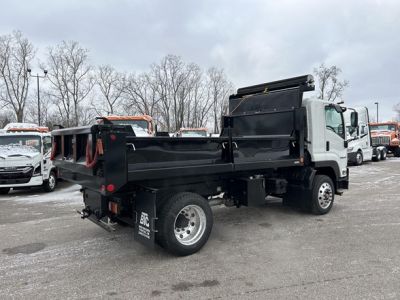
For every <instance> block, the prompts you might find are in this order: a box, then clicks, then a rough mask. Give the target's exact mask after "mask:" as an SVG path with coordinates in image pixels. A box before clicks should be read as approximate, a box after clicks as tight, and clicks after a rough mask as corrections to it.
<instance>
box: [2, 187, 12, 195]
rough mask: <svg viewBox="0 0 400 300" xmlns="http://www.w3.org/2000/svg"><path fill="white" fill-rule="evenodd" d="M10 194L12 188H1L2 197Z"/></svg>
mask: <svg viewBox="0 0 400 300" xmlns="http://www.w3.org/2000/svg"><path fill="white" fill-rule="evenodd" d="M9 192H10V188H0V195H7V194H8V193H9Z"/></svg>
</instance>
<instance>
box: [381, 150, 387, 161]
mask: <svg viewBox="0 0 400 300" xmlns="http://www.w3.org/2000/svg"><path fill="white" fill-rule="evenodd" d="M380 152H381V160H386V157H387V151H386V149H382V150H381V151H380Z"/></svg>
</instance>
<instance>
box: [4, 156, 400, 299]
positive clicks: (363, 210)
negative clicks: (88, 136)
mask: <svg viewBox="0 0 400 300" xmlns="http://www.w3.org/2000/svg"><path fill="white" fill-rule="evenodd" d="M350 177H351V184H350V190H349V191H348V192H347V193H345V195H344V196H342V197H337V198H336V200H335V201H336V203H335V205H334V207H333V209H332V211H331V213H330V214H328V215H325V216H312V215H307V214H304V213H302V212H299V211H296V210H293V209H291V208H288V207H283V206H282V205H281V202H279V201H276V200H274V199H271V200H270V201H268V203H267V205H266V206H265V207H262V208H241V209H236V208H224V207H218V208H215V209H214V213H215V215H214V216H215V222H214V228H213V232H212V234H211V237H210V239H209V241H208V243H207V244H206V246H205V247H204V248H203V249H202V250H201V251H200V252H199V253H197V254H195V255H192V256H189V257H184V258H176V257H173V256H171V255H169V254H166V253H165V252H164V251H163V250H161V249H160V248H158V247H156V248H155V249H154V250H152V249H147V248H145V247H143V246H141V245H140V244H138V243H136V242H134V241H133V231H132V230H131V229H129V228H121V229H120V230H118V231H117V232H116V233H108V232H106V231H104V230H103V229H102V228H100V227H97V226H96V225H94V224H93V223H91V222H90V221H87V220H85V221H83V220H81V219H80V218H79V216H78V215H77V214H76V213H75V209H79V208H81V206H82V204H81V195H80V192H79V187H77V186H71V185H69V184H67V183H65V182H63V183H61V184H60V188H59V189H58V190H57V191H56V192H54V193H50V194H45V193H42V192H41V191H29V192H28V191H17V192H13V193H11V194H10V195H8V196H1V198H0V295H1V296H0V298H2V299H4V298H27V299H56V298H70V299H75V298H111V299H126V298H129V299H132V298H137V299H144V298H154V299H165V298H171V299H176V298H189V297H193V298H194V299H196V298H199V299H220V298H223V299H224V298H229V299H243V298H246V299H254V298H259V299H267V298H268V299H271V298H277V299H282V298H302V299H343V298H355V299H365V298H378V299H399V298H400V250H399V249H400V217H399V216H400V197H399V192H400V184H399V182H400V159H395V158H388V160H387V161H384V162H378V163H367V164H365V165H363V166H361V167H351V169H350Z"/></svg>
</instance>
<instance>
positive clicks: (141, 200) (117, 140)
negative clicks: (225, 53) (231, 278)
mask: <svg viewBox="0 0 400 300" xmlns="http://www.w3.org/2000/svg"><path fill="white" fill-rule="evenodd" d="M314 89H315V87H314V78H313V76H311V75H305V76H300V77H295V78H289V79H284V80H279V81H274V82H269V83H263V84H259V85H255V86H248V87H244V88H240V89H238V90H237V93H236V94H234V95H231V96H230V98H229V114H228V115H226V116H224V117H223V118H222V122H221V124H222V125H223V126H222V132H221V134H220V136H219V137H184V138H183V137H168V136H154V137H138V136H135V133H134V132H133V130H132V128H131V127H130V126H123V125H114V124H98V125H94V126H91V127H78V128H68V129H61V130H55V131H53V133H52V135H53V153H52V158H53V160H54V164H55V165H56V166H57V167H58V168H59V173H60V176H61V177H62V178H63V179H65V180H68V181H71V182H73V183H76V184H80V185H81V186H82V194H83V202H84V208H83V209H82V210H81V211H79V214H80V216H81V218H83V219H88V220H90V221H92V222H94V223H96V224H97V225H99V226H101V227H103V228H104V229H107V230H109V231H112V230H115V229H116V228H117V227H118V226H115V224H118V223H121V224H122V223H123V224H125V225H126V224H127V225H129V226H131V227H133V228H134V229H133V234H134V238H135V240H136V241H139V242H140V243H142V244H144V245H147V246H153V245H155V244H159V245H160V246H161V247H163V248H164V249H166V250H167V251H169V252H171V253H173V254H175V255H178V256H183V255H190V254H192V253H195V252H197V251H199V250H200V249H201V248H202V246H203V245H204V244H205V243H206V242H207V240H208V238H209V236H210V233H211V229H212V227H213V213H212V210H211V206H213V205H221V204H225V205H226V206H228V207H231V206H234V207H242V206H249V207H250V206H260V205H265V201H266V197H267V196H275V197H281V198H282V199H283V203H284V204H287V205H295V206H299V207H301V208H302V209H304V210H306V211H308V212H310V213H313V214H318V215H321V214H326V213H328V212H329V211H330V210H331V208H332V205H333V203H334V199H335V196H337V195H341V194H342V193H343V192H344V190H345V189H347V188H348V186H349V171H348V168H347V141H346V132H345V123H344V118H343V111H344V110H345V109H344V108H342V107H341V106H340V105H338V104H334V103H332V102H326V101H322V100H318V99H304V100H303V94H304V93H305V92H307V91H312V90H314ZM357 118H358V116H357V113H356V112H352V114H351V122H352V124H351V125H352V126H354V127H355V126H357V122H358V120H357ZM249 220H251V216H249Z"/></svg>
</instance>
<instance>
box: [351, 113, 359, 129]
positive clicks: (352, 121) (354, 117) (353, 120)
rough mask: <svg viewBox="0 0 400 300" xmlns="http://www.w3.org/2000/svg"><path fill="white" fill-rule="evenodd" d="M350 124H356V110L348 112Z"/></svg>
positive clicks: (354, 125) (355, 125)
mask: <svg viewBox="0 0 400 300" xmlns="http://www.w3.org/2000/svg"><path fill="white" fill-rule="evenodd" d="M350 123H351V124H350V125H351V127H354V128H355V127H357V126H358V113H357V112H356V111H352V112H351V114H350Z"/></svg>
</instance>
